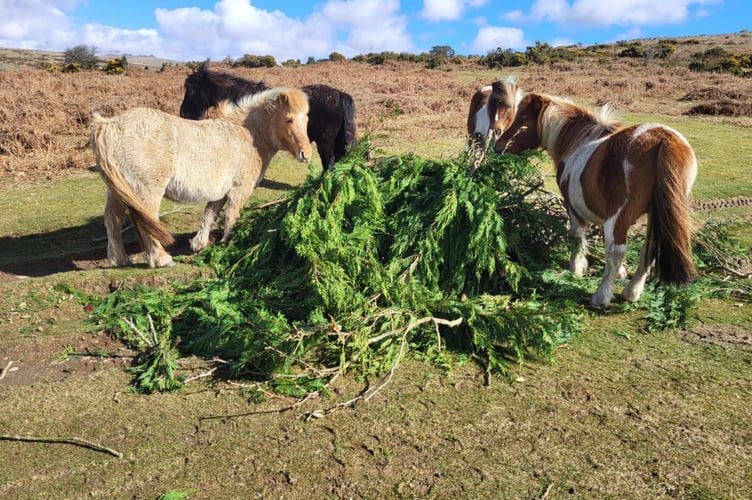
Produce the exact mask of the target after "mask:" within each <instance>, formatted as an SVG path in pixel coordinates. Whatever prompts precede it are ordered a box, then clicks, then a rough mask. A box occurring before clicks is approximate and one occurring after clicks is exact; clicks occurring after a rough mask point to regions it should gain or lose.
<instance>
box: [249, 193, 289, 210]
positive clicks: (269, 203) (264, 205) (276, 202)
mask: <svg viewBox="0 0 752 500" xmlns="http://www.w3.org/2000/svg"><path fill="white" fill-rule="evenodd" d="M289 199H290V197H289V196H288V197H285V198H277V199H276V200H272V201H267V202H266V203H262V204H261V205H256V206H254V207H253V210H262V209H264V208H269V207H273V206H275V205H281V204H282V203H284V202H286V201H287V200H289Z"/></svg>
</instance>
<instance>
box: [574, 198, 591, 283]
mask: <svg viewBox="0 0 752 500" xmlns="http://www.w3.org/2000/svg"><path fill="white" fill-rule="evenodd" d="M587 228H588V223H587V222H586V221H584V220H581V219H579V218H578V217H577V216H575V215H573V214H572V213H571V212H570V214H569V237H570V238H571V239H572V257H571V258H570V259H569V270H570V271H571V272H572V274H574V275H575V276H578V277H581V276H583V275H584V274H585V271H587V267H588V261H587V248H588V243H587V235H586V232H587Z"/></svg>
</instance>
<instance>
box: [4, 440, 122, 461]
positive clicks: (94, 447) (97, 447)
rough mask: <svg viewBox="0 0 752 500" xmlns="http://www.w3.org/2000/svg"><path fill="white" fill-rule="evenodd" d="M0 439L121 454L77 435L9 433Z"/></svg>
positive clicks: (114, 454) (118, 456) (120, 456)
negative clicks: (43, 435)
mask: <svg viewBox="0 0 752 500" xmlns="http://www.w3.org/2000/svg"><path fill="white" fill-rule="evenodd" d="M0 440H3V441H24V442H31V443H64V444H73V445H76V446H82V447H84V448H89V449H91V450H95V451H101V452H104V453H109V454H110V455H113V456H115V457H117V458H122V457H123V454H122V453H120V452H119V451H116V450H113V449H112V448H108V447H106V446H102V445H101V444H97V443H94V442H92V441H87V440H86V439H81V438H79V437H40V436H11V435H10V434H0Z"/></svg>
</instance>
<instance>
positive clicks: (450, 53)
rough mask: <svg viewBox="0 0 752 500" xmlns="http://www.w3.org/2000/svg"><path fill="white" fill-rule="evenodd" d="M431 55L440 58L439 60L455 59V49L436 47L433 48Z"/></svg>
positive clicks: (444, 46) (447, 46)
mask: <svg viewBox="0 0 752 500" xmlns="http://www.w3.org/2000/svg"><path fill="white" fill-rule="evenodd" d="M429 54H431V55H432V56H435V57H438V58H439V60H442V59H451V58H452V57H454V49H453V48H452V47H450V46H449V45H434V46H433V47H431V52H429Z"/></svg>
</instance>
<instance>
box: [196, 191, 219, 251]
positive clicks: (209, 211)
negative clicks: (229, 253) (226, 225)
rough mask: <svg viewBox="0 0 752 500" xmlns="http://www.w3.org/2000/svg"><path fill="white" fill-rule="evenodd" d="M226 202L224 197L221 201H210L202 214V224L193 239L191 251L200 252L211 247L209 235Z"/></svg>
mask: <svg viewBox="0 0 752 500" xmlns="http://www.w3.org/2000/svg"><path fill="white" fill-rule="evenodd" d="M226 201H227V197H224V198H222V199H221V200H217V201H210V202H209V203H207V204H206V208H204V212H203V213H202V214H201V223H200V224H199V226H198V232H196V235H195V236H194V237H193V238H191V250H193V251H194V252H200V251H201V250H203V249H204V248H206V247H207V246H208V245H209V234H210V233H211V230H212V228H213V227H214V223H215V222H216V221H217V217H219V212H221V211H222V207H223V206H224V205H225V202H226Z"/></svg>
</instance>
